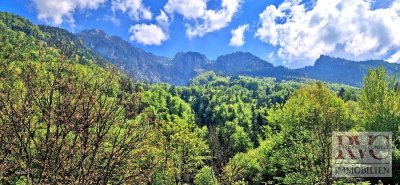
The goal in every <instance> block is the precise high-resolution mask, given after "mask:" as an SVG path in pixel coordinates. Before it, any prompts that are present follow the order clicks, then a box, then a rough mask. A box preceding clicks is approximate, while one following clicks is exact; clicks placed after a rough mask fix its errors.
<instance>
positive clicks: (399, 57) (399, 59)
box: [386, 51, 400, 63]
mask: <svg viewBox="0 0 400 185" xmlns="http://www.w3.org/2000/svg"><path fill="white" fill-rule="evenodd" d="M386 61H388V62H390V63H400V51H398V52H397V53H395V54H393V55H392V56H390V57H389V58H388V59H387V60H386Z"/></svg>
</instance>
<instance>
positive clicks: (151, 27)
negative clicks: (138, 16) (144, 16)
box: [129, 24, 168, 45]
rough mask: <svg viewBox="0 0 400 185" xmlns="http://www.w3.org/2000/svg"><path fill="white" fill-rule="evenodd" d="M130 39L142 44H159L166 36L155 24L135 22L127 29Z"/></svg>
mask: <svg viewBox="0 0 400 185" xmlns="http://www.w3.org/2000/svg"><path fill="white" fill-rule="evenodd" d="M129 33H131V34H132V35H131V37H130V40H131V41H136V42H138V43H141V44H143V45H161V43H162V42H163V41H165V40H167V38H168V36H167V35H166V34H165V33H164V32H163V30H162V29H161V28H160V27H159V26H157V25H155V24H136V25H134V26H131V28H130V29H129Z"/></svg>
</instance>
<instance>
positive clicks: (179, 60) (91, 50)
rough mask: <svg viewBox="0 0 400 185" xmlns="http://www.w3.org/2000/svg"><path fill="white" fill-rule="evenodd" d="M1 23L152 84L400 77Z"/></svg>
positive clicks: (323, 61) (326, 60)
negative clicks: (165, 52)
mask: <svg viewBox="0 0 400 185" xmlns="http://www.w3.org/2000/svg"><path fill="white" fill-rule="evenodd" d="M0 20H1V21H2V22H3V24H5V25H4V26H8V27H10V28H12V29H13V30H14V31H16V32H23V33H25V34H26V35H28V36H30V37H34V38H36V39H38V40H41V41H44V42H45V43H46V45H47V46H50V47H54V48H59V49H60V50H61V51H68V52H75V53H68V52H67V53H64V54H66V55H71V54H77V55H78V56H80V57H79V60H80V63H83V64H84V63H90V62H92V61H96V63H97V64H98V65H100V66H110V64H112V65H113V66H116V67H117V68H119V69H121V70H122V71H123V72H125V73H126V74H127V75H129V76H130V77H133V78H134V79H136V80H139V81H148V82H151V83H157V82H165V83H169V84H173V85H188V84H189V83H190V80H191V79H192V78H194V77H196V76H197V75H199V74H201V73H203V72H206V71H215V72H217V73H218V74H223V75H230V76H238V75H246V76H253V77H275V78H276V79H277V80H287V79H304V78H307V79H316V80H322V81H326V82H334V83H341V84H347V85H351V86H356V87H359V86H361V83H362V80H363V76H364V75H365V74H366V73H367V72H368V69H369V68H376V67H379V66H383V67H384V68H385V69H386V70H387V72H388V74H390V75H394V74H399V72H400V64H395V63H388V62H386V61H382V60H369V61H350V60H346V59H341V58H333V57H330V56H325V55H322V56H320V57H319V58H318V59H317V60H316V62H315V64H314V66H308V67H304V68H300V69H288V68H286V67H282V66H273V65H272V64H271V63H269V62H267V61H265V60H263V59H260V58H259V57H257V56H254V55H253V54H251V53H249V52H235V53H231V54H226V55H222V56H219V57H218V58H217V59H216V60H210V59H208V58H207V57H206V56H205V55H204V54H201V53H198V52H178V53H177V54H176V55H175V56H174V57H173V58H168V57H163V56H157V55H155V54H153V53H150V52H146V51H144V50H142V49H140V48H136V47H134V46H132V45H131V44H130V43H129V42H127V41H125V40H123V39H122V38H120V37H118V36H110V35H108V34H106V33H105V32H104V31H102V30H99V29H92V30H86V31H82V32H80V33H76V34H72V33H70V32H68V31H67V30H64V29H61V28H56V27H51V26H36V25H34V24H32V23H31V22H30V21H29V20H27V19H25V18H23V17H20V16H17V15H14V14H10V13H5V12H3V13H1V12H0ZM9 20H13V21H11V22H10V21H9ZM3 34H7V33H3Z"/></svg>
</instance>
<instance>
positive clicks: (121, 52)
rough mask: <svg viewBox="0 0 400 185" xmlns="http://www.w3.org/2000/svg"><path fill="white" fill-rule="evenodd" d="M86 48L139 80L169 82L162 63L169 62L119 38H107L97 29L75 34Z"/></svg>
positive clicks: (107, 36)
mask: <svg viewBox="0 0 400 185" xmlns="http://www.w3.org/2000/svg"><path fill="white" fill-rule="evenodd" d="M76 35H77V36H78V37H79V38H80V39H82V41H83V42H84V43H85V44H86V46H87V47H89V48H91V49H93V50H94V51H96V53H97V54H99V55H100V56H102V57H103V58H105V59H106V60H108V61H110V62H111V63H112V64H114V65H116V66H117V67H119V68H121V69H122V70H124V71H125V72H126V73H128V74H129V75H131V76H132V77H135V78H137V79H139V80H148V81H150V82H162V81H163V82H170V81H171V80H170V75H169V74H168V70H167V69H166V68H165V66H164V65H162V63H164V61H166V60H169V59H168V58H165V57H160V56H156V55H153V54H152V53H148V52H145V51H143V50H142V49H139V48H135V47H133V46H132V45H130V44H129V43H128V42H126V41H124V40H122V39H121V38H120V37H116V36H109V35H107V34H106V33H105V32H103V31H102V30H99V29H93V30H87V31H83V32H80V33H78V34H76Z"/></svg>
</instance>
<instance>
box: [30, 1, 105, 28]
mask: <svg viewBox="0 0 400 185" xmlns="http://www.w3.org/2000/svg"><path fill="white" fill-rule="evenodd" d="M105 1H106V0H33V3H34V4H35V7H36V10H37V12H38V19H39V20H41V21H45V22H48V23H50V24H53V25H55V26H58V25H60V24H62V23H63V22H64V21H65V20H67V21H68V22H69V23H70V24H71V25H72V26H74V18H73V13H74V12H75V11H76V10H78V9H79V10H86V9H97V8H98V7H99V6H100V5H102V4H103V3H104V2H105Z"/></svg>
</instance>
